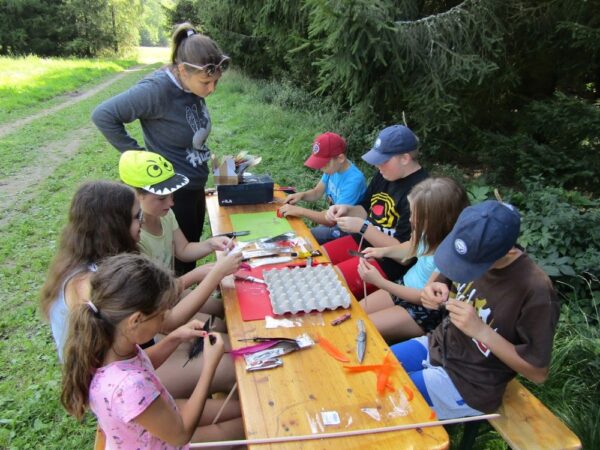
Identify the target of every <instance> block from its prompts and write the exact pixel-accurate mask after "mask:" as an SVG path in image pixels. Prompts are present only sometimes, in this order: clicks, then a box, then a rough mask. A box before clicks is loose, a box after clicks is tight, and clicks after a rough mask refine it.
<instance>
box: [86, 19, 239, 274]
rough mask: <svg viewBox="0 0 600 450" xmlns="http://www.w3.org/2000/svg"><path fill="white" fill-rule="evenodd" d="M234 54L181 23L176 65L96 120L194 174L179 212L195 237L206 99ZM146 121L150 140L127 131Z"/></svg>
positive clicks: (134, 146)
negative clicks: (128, 124)
mask: <svg viewBox="0 0 600 450" xmlns="http://www.w3.org/2000/svg"><path fill="white" fill-rule="evenodd" d="M229 62H230V58H229V57H228V56H226V55H225V54H223V52H222V50H221V49H220V48H219V46H218V45H217V44H216V43H215V42H214V41H213V40H212V39H211V38H210V37H208V36H206V35H203V34H201V33H198V32H197V30H196V29H195V28H194V27H193V26H192V25H191V24H189V23H183V24H180V25H178V26H177V28H176V29H175V32H174V33H173V37H172V54H171V61H170V64H169V65H167V66H165V67H162V68H161V69H159V70H157V71H156V72H154V73H152V74H150V75H149V76H148V77H147V78H145V79H143V80H142V81H140V82H139V83H138V84H136V85H135V86H133V87H131V88H130V89H129V90H127V91H125V92H123V93H121V94H119V95H117V96H115V97H113V98H111V99H109V100H107V101H105V102H104V103H102V104H100V105H99V106H98V107H97V108H96V109H95V110H94V112H93V113H92V120H93V122H94V123H95V124H96V126H97V127H98V129H99V130H100V131H101V132H102V134H104V136H105V137H106V139H107V140H108V141H109V142H110V143H111V144H112V145H113V147H115V148H116V149H117V150H119V151H120V152H124V151H126V150H150V151H152V152H155V153H158V154H160V155H161V156H163V157H164V158H165V159H167V160H168V161H170V162H171V163H172V164H173V166H174V168H175V172H177V173H180V174H182V175H184V176H186V177H187V178H188V179H189V183H188V185H187V186H185V187H183V188H182V189H179V190H178V191H177V192H175V193H174V202H175V205H174V206H173V212H174V213H175V217H176V218H177V222H178V224H179V227H180V228H181V231H182V232H183V234H184V235H185V237H186V239H187V240H188V241H189V242H198V241H199V240H200V236H201V235H202V227H203V225H204V215H205V210H206V206H205V203H204V186H205V185H206V180H207V179H208V161H209V159H210V149H209V148H208V145H207V139H208V136H209V134H210V130H211V118H210V114H209V112H208V108H207V106H206V102H205V101H204V99H205V98H206V97H208V96H209V95H211V94H212V93H213V92H214V91H215V90H216V88H217V83H218V82H219V79H220V78H221V75H222V74H223V73H224V72H225V71H226V70H227V68H228V67H229ZM135 120H139V121H140V125H141V126H142V130H143V134H144V145H143V146H142V145H140V143H138V142H137V141H136V140H135V139H134V138H133V137H132V136H131V135H129V134H128V133H127V130H126V129H125V124H126V123H130V122H133V121H135ZM175 267H176V271H177V274H178V275H183V274H184V273H186V272H189V271H190V270H193V269H194V267H195V264H194V263H193V262H192V263H190V262H187V263H185V262H183V261H176V263H175Z"/></svg>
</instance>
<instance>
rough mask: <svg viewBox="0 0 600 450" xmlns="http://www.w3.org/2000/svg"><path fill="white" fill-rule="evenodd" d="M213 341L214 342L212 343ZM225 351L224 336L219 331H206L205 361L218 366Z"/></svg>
mask: <svg viewBox="0 0 600 450" xmlns="http://www.w3.org/2000/svg"><path fill="white" fill-rule="evenodd" d="M211 341H212V342H213V343H212V344H211ZM224 351H225V343H224V342H223V337H222V336H221V335H220V334H219V333H206V336H204V361H205V362H206V364H214V366H216V365H217V364H218V363H219V360H220V359H221V357H222V356H223V353H224Z"/></svg>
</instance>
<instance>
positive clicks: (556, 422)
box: [460, 380, 581, 450]
mask: <svg viewBox="0 0 600 450" xmlns="http://www.w3.org/2000/svg"><path fill="white" fill-rule="evenodd" d="M498 413H499V414H500V417H499V418H498V419H492V420H490V421H489V424H490V425H491V426H492V427H493V428H494V429H495V430H496V431H497V432H498V434H500V436H502V438H503V439H504V440H505V441H506V442H507V443H508V445H509V446H510V448H512V449H514V450H519V449H523V450H532V449H536V450H538V449H539V450H559V449H561V450H562V449H579V448H581V441H580V440H579V438H578V437H577V436H576V435H575V434H574V433H573V432H572V431H571V430H570V429H569V428H567V426H566V425H565V424H564V423H563V422H562V421H561V420H560V419H559V418H558V417H556V416H555V415H554V414H553V413H552V411H550V410H549V409H548V408H546V407H545V406H544V405H543V404H542V402H540V401H539V400H538V399H537V398H536V397H535V396H534V395H533V394H532V393H531V392H529V391H528V390H527V389H526V388H525V387H524V386H523V385H522V384H521V383H519V382H518V381H517V380H512V381H511V382H510V383H509V384H508V386H507V387H506V392H505V393H504V399H503V400H502V406H500V408H499V409H498ZM480 424H481V422H469V423H467V424H465V429H464V434H463V437H462V440H461V444H460V448H461V449H462V450H468V449H470V448H471V447H472V446H473V443H474V441H475V438H476V437H477V431H478V428H479V425H480Z"/></svg>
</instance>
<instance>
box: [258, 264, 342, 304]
mask: <svg viewBox="0 0 600 450" xmlns="http://www.w3.org/2000/svg"><path fill="white" fill-rule="evenodd" d="M263 276H264V278H265V281H266V282H267V289H268V290H269V294H270V297H271V305H272V307H273V312H274V313H275V314H285V313H292V314H296V313H298V312H310V311H314V310H317V311H324V310H326V309H336V308H339V307H340V306H341V307H343V308H348V307H349V306H350V295H349V294H348V291H347V290H346V289H345V288H344V287H343V286H342V283H341V282H340V280H339V278H338V276H337V274H336V273H335V270H334V269H333V267H331V266H326V265H318V266H312V267H295V268H292V269H289V268H284V269H273V270H265V271H264V272H263Z"/></svg>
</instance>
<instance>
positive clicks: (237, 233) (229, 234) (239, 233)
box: [213, 230, 250, 238]
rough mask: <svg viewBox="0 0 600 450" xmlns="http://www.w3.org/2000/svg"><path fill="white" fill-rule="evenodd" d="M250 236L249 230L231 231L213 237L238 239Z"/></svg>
mask: <svg viewBox="0 0 600 450" xmlns="http://www.w3.org/2000/svg"><path fill="white" fill-rule="evenodd" d="M249 234H250V231H248V230H244V231H229V232H227V233H221V234H215V235H214V236H213V237H221V236H227V237H229V238H235V237H238V236H248V235H249Z"/></svg>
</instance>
